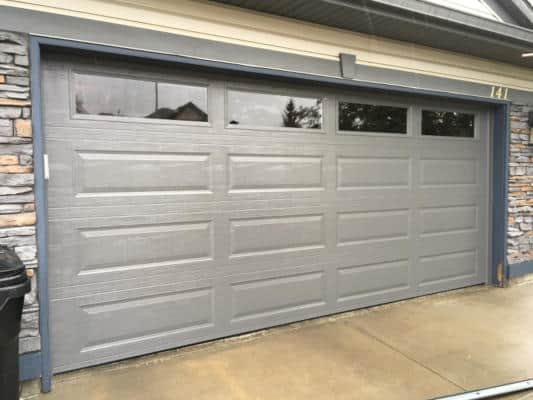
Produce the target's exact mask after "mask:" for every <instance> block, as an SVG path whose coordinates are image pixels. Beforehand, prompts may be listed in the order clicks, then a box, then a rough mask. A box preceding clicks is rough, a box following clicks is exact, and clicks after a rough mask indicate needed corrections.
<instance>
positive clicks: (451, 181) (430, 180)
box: [420, 160, 477, 185]
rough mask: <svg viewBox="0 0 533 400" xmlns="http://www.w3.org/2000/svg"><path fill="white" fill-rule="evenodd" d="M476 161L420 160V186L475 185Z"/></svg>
mask: <svg viewBox="0 0 533 400" xmlns="http://www.w3.org/2000/svg"><path fill="white" fill-rule="evenodd" d="M476 164H477V161H476V160H420V179H421V181H420V183H421V184H422V185H457V184H475V183H476V174H477V172H476Z"/></svg>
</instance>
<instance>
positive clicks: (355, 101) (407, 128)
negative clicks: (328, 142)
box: [335, 95, 415, 138]
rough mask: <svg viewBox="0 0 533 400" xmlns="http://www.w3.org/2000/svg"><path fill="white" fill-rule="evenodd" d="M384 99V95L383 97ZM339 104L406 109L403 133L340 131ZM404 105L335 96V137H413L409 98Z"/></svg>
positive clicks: (394, 102)
mask: <svg viewBox="0 0 533 400" xmlns="http://www.w3.org/2000/svg"><path fill="white" fill-rule="evenodd" d="M383 97H386V95H383ZM340 103H352V104H366V105H373V106H385V107H397V108H405V109H406V121H405V133H402V132H396V133H394V132H373V131H347V130H342V129H340V127H339V125H340V124H339V122H340V121H339V119H340V110H339V107H340ZM405 103H406V104H404V103H403V102H400V101H398V100H387V99H384V100H383V99H381V98H380V97H378V96H364V97H359V96H357V97H353V96H337V98H336V101H335V135H339V136H370V137H396V138H406V137H413V136H415V135H414V130H413V122H414V120H415V118H414V115H413V114H414V108H413V102H412V99H411V98H406V102H405Z"/></svg>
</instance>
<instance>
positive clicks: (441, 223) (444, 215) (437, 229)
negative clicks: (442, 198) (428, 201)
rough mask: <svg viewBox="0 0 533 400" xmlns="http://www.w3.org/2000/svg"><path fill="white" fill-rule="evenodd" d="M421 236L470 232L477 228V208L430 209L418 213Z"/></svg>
mask: <svg viewBox="0 0 533 400" xmlns="http://www.w3.org/2000/svg"><path fill="white" fill-rule="evenodd" d="M420 214H421V217H422V218H421V222H422V229H421V231H422V234H431V233H444V232H453V231H462V230H472V229H476V227H477V207H475V206H472V207H445V208H431V209H425V210H422V211H421V212H420Z"/></svg>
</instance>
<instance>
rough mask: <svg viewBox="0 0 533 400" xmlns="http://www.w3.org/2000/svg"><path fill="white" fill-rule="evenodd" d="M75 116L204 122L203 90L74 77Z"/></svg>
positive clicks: (172, 85) (205, 110) (152, 83)
mask: <svg viewBox="0 0 533 400" xmlns="http://www.w3.org/2000/svg"><path fill="white" fill-rule="evenodd" d="M74 93H75V101H76V113H78V114H91V115H108V116H115V117H136V118H156V119H173V120H181V121H207V88H205V87H201V86H190V85H179V84H171V83H162V82H152V81H143V80H137V79H129V78H119V77H112V76H101V75H81V74H76V75H75V77H74Z"/></svg>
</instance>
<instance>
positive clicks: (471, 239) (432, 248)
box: [418, 231, 480, 256]
mask: <svg viewBox="0 0 533 400" xmlns="http://www.w3.org/2000/svg"><path fill="white" fill-rule="evenodd" d="M418 244H419V246H420V249H419V254H420V255H421V256H426V255H433V254H445V253H452V252H455V251H467V250H472V249H476V248H478V247H479V245H480V237H479V233H478V232H477V231H457V232H444V233H442V234H438V235H423V236H421V237H420V239H419V240H418Z"/></svg>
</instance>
